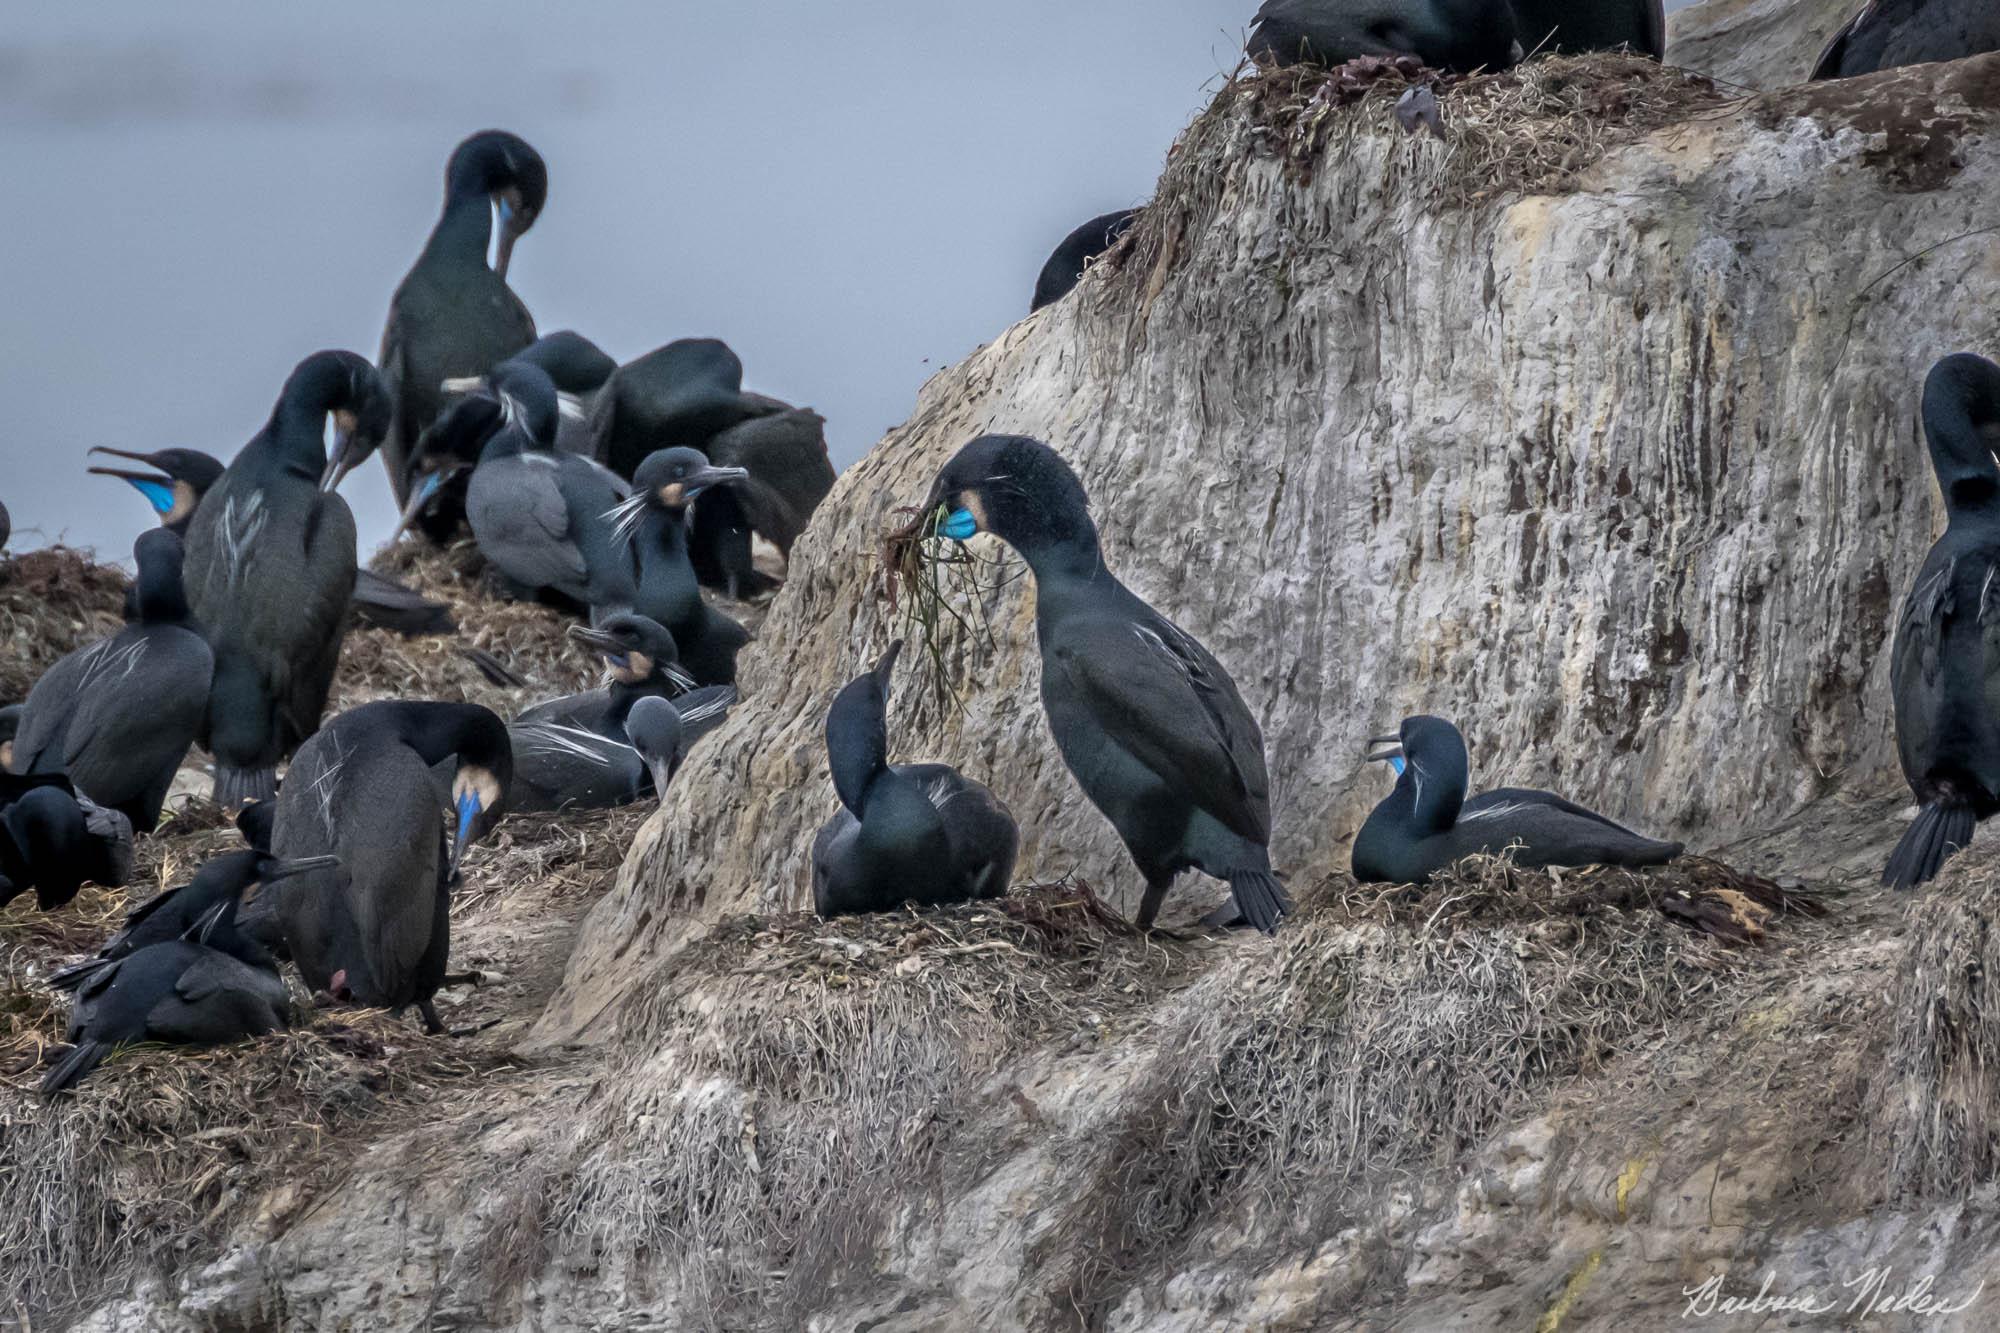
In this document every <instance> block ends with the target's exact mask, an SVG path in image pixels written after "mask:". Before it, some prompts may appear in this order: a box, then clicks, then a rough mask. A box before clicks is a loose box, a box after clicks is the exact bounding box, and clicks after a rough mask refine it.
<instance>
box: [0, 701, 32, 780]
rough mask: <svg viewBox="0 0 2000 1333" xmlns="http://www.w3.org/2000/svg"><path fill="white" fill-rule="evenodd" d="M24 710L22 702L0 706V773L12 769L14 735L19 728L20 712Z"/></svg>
mask: <svg viewBox="0 0 2000 1333" xmlns="http://www.w3.org/2000/svg"><path fill="white" fill-rule="evenodd" d="M26 711H27V708H26V706H25V705H23V704H8V705H7V706H6V707H5V708H0V773H11V772H13V771H14V737H15V736H16V735H17V734H19V732H20V730H21V714H22V713H24V712H26Z"/></svg>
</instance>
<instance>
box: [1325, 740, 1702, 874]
mask: <svg viewBox="0 0 2000 1333" xmlns="http://www.w3.org/2000/svg"><path fill="white" fill-rule="evenodd" d="M1370 744H1371V745H1382V746H1385V747H1386V748H1384V749H1383V750H1381V751H1378V752H1377V753H1375V754H1372V755H1370V756H1369V758H1370V759H1372V760H1375V761H1378V762H1383V763H1387V764H1389V765H1391V766H1392V767H1394V768H1395V770H1396V773H1397V778H1396V789H1395V790H1394V791H1392V792H1390V793H1389V795H1388V796H1386V797H1384V798H1383V800H1382V802H1381V804H1379V805H1377V806H1376V807H1375V810H1374V812H1373V813H1372V814H1370V815H1369V816H1368V821H1367V822H1366V823H1364V824H1363V825H1362V826H1361V832H1360V833H1359V834H1358V835H1357V836H1356V837H1355V839H1354V877H1355V878H1356V879H1358V880H1361V881H1362V882H1363V883H1379V884H1422V883H1425V882H1426V881H1428V880H1429V879H1430V877H1431V876H1432V875H1434V874H1436V873H1437V872H1438V871H1440V870H1442V869H1444V868H1445V867H1446V866H1449V865H1452V864H1453V863H1455V862H1457V861H1460V860H1463V859H1464V858H1465V857H1468V856H1472V855H1474V854H1476V853H1481V852H1484V853H1489V854H1496V855H1497V854H1498V853H1500V852H1503V851H1506V850H1507V849H1508V848H1513V850H1514V860H1515V863H1516V864H1517V865H1522V866H1527V867H1529V868H1530V869H1535V870H1540V869H1543V868H1545V867H1547V866H1590V865H1613V866H1653V865H1661V864H1663V863H1665V862H1667V861H1671V860H1673V859H1674V858H1675V857H1676V856H1679V855H1680V854H1681V845H1680V844H1679V843H1677V842H1658V841H1655V840H1654V839H1652V838H1648V837H1644V836H1642V835H1640V834H1637V833H1634V832H1633V831H1632V830H1630V829H1628V828H1626V827H1624V826H1623V825H1622V824H1615V823H1613V822H1612V821H1611V820H1609V819H1606V818H1605V817H1604V816H1603V815H1600V814H1596V813H1594V812H1592V811H1589V810H1586V809H1584V808H1583V807H1582V806H1580V805H1575V804H1572V803H1571V802H1569V801H1565V800H1564V799H1563V798H1562V797H1560V796H1555V795H1552V794H1550V793H1549V792H1545V791H1535V790H1533V789H1531V788H1526V787H1501V788H1498V789H1496V790H1494V791H1489V792H1483V793H1481V794H1480V795H1478V796H1475V797H1473V798H1472V799H1471V800H1467V799H1466V796H1465V787H1466V782H1467V778H1468V765H1467V760H1466V754H1465V738H1464V737H1463V736H1461V735H1460V734H1459V731H1458V728H1457V727H1455V726H1453V725H1452V724H1451V723H1449V722H1447V721H1445V720H1444V719H1443V718H1439V717H1412V718H1406V719H1404V721H1403V725H1402V728H1401V730H1400V732H1399V733H1398V734H1397V735H1395V736H1385V737H1378V738H1377V739H1376V740H1374V741H1371V742H1370Z"/></svg>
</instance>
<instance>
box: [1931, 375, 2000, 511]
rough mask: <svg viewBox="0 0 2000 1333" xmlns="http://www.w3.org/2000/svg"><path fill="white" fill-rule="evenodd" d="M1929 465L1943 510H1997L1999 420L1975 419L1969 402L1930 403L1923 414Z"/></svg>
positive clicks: (1999, 504) (1999, 494) (1999, 505)
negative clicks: (1940, 497)
mask: <svg viewBox="0 0 2000 1333" xmlns="http://www.w3.org/2000/svg"><path fill="white" fill-rule="evenodd" d="M1924 432H1925V434H1926V435H1927V436H1929V438H1930V448H1931V467H1932V469H1933V470H1934V471H1935V472H1936V473H1937V482H1938V490H1939V491H1941V492H1942V493H1943V495H1944V505H1945V510H1946V511H1947V512H1948V513H1950V514H1952V515H1954V516H1956V515H1959V514H1966V515H1972V514H1980V515H1992V514H1995V513H2000V461H1996V459H1995V453H1996V451H2000V422H1995V421H1981V420H1978V419H1977V418H1976V417H1975V416H1974V415H1973V413H1972V412H1971V411H1970V410H1968V404H1966V403H1964V402H1963V401H1954V402H1950V403H1948V404H1946V405H1942V406H1940V405H1936V404H1933V405H1931V407H1930V408H1929V410H1927V411H1926V412H1925V414H1924Z"/></svg>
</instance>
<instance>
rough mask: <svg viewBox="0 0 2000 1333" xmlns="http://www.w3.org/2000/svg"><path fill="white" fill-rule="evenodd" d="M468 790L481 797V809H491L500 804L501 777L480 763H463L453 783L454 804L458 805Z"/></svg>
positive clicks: (452, 799) (452, 795) (452, 798)
mask: <svg viewBox="0 0 2000 1333" xmlns="http://www.w3.org/2000/svg"><path fill="white" fill-rule="evenodd" d="M432 790H436V788H432ZM467 792H471V793H472V794H473V795H475V796H477V797H478V798H479V808H480V809H481V810H491V809H492V808H493V807H494V806H496V805H498V804H500V779H498V778H496V777H494V776H493V773H492V770H490V769H486V768H482V767H480V766H479V765H478V764H461V765H459V769H458V776H457V777H455V778H453V779H452V783H451V803H452V805H453V806H454V807H456V806H457V805H458V803H459V801H460V800H461V799H462V798H463V797H464V796H465V794H466V793H467Z"/></svg>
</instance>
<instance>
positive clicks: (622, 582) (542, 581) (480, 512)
mask: <svg viewBox="0 0 2000 1333" xmlns="http://www.w3.org/2000/svg"><path fill="white" fill-rule="evenodd" d="M496 379H497V382H496V383H495V385H494V388H495V390H496V392H498V393H499V395H500V404H501V408H502V411H503V412H504V413H505V416H506V424H505V425H504V426H502V427H501V429H500V430H499V431H498V432H497V433H496V434H495V435H494V436H493V438H492V439H491V440H488V441H487V443H486V447H485V448H484V449H483V450H482V451H481V452H480V455H479V466H478V467H476V468H475V469H473V473H472V481H471V482H470V484H468V485H467V486H466V489H465V516H466V518H467V520H468V521H469V522H470V523H471V524H472V535H473V537H474V538H475V539H477V541H478V542H479V550H480V553H481V554H483V555H484V556H485V557H486V559H487V560H488V562H489V563H491V564H492V565H493V567H494V568H495V569H496V570H498V571H499V572H500V574H501V575H502V576H503V577H504V578H505V579H507V580H508V582H510V583H511V584H513V585H514V587H515V588H516V589H517V590H519V591H521V592H523V593H525V594H529V595H532V594H535V593H540V592H542V591H544V590H547V591H551V592H554V593H557V594H559V595H561V596H562V597H565V598H567V599H569V600H570V601H572V602H575V603H577V604H579V605H581V606H584V607H588V608H590V609H591V610H592V611H600V610H616V609H619V608H629V607H630V606H632V604H633V597H634V595H635V592H636V589H635V587H634V583H633V576H634V571H635V566H634V563H633V558H632V552H631V551H630V550H629V549H628V548H627V547H626V545H625V543H623V542H621V541H619V540H618V538H617V537H616V536H615V535H614V534H613V531H612V523H611V519H610V518H609V517H608V515H609V514H610V513H611V512H612V510H613V509H614V508H615V507H616V506H617V505H618V504H619V502H620V501H622V500H624V499H625V498H626V497H627V496H628V495H630V494H631V488H630V487H628V486H627V485H626V484H625V482H624V481H623V480H621V479H620V478H618V477H615V476H613V475H612V474H611V473H610V472H609V471H607V470H606V469H605V468H603V467H602V466H600V465H599V464H597V463H595V462H593V461H592V460H590V459H588V458H584V457H581V456H579V455H576V454H558V453H555V452H553V449H554V444H555V429H556V388H555V385H554V384H552V383H550V381H549V377H548V376H547V375H546V374H544V373H543V372H542V371H541V370H540V369H539V368H538V367H535V366H531V365H525V364H522V363H519V362H514V363H510V364H508V365H507V366H505V367H503V368H502V369H501V372H500V373H499V375H498V376H497V377H496Z"/></svg>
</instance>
